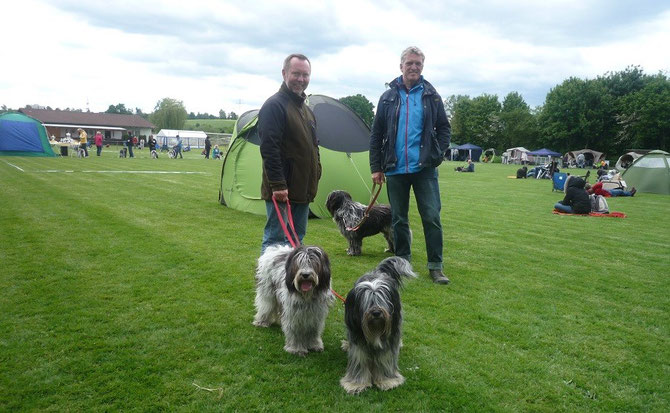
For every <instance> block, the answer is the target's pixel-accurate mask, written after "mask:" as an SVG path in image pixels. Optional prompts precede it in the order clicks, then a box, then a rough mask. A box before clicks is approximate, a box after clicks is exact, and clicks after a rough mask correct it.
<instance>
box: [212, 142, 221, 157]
mask: <svg viewBox="0 0 670 413" xmlns="http://www.w3.org/2000/svg"><path fill="white" fill-rule="evenodd" d="M212 159H221V151H220V150H219V145H214V149H212Z"/></svg>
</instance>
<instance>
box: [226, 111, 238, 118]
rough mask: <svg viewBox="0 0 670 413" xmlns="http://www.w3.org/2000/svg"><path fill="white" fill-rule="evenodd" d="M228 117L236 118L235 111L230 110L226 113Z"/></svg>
mask: <svg viewBox="0 0 670 413" xmlns="http://www.w3.org/2000/svg"><path fill="white" fill-rule="evenodd" d="M228 119H237V113H235V112H232V111H231V112H230V113H229V114H228Z"/></svg>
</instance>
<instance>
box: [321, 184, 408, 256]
mask: <svg viewBox="0 0 670 413" xmlns="http://www.w3.org/2000/svg"><path fill="white" fill-rule="evenodd" d="M326 208H327V209H328V212H330V215H332V216H333V221H335V223H336V224H337V227H338V228H339V229H340V233H341V234H342V235H343V236H344V238H346V239H347V241H349V248H348V249H347V254H349V255H361V249H362V248H363V238H365V237H370V236H372V235H377V234H379V233H380V232H381V233H382V234H384V238H386V242H387V243H388V249H387V251H390V252H394V251H395V248H394V245H393V230H392V229H391V207H390V206H389V205H384V204H376V205H373V206H372V208H370V213H369V216H368V218H367V219H366V220H365V222H364V223H363V225H361V227H360V228H359V229H358V230H356V231H348V230H347V228H352V227H355V226H356V225H358V223H359V222H360V221H361V219H363V213H364V212H365V209H366V208H367V206H365V205H363V204H361V203H360V202H356V201H354V200H352V199H351V195H349V193H348V192H346V191H333V192H331V193H330V194H328V199H327V200H326Z"/></svg>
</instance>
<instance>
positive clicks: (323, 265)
mask: <svg viewBox="0 0 670 413" xmlns="http://www.w3.org/2000/svg"><path fill="white" fill-rule="evenodd" d="M311 250H312V251H311V252H313V253H314V255H315V256H316V257H317V259H318V260H319V263H318V265H319V270H320V271H319V285H318V287H317V289H318V290H329V289H330V259H329V258H328V254H326V251H324V250H322V249H321V248H319V247H312V248H311Z"/></svg>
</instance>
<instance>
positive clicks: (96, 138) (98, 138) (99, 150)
mask: <svg viewBox="0 0 670 413" xmlns="http://www.w3.org/2000/svg"><path fill="white" fill-rule="evenodd" d="M93 141H94V142H95V149H96V151H97V156H100V154H101V153H102V133H101V132H100V131H97V132H95V136H94V137H93Z"/></svg>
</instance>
